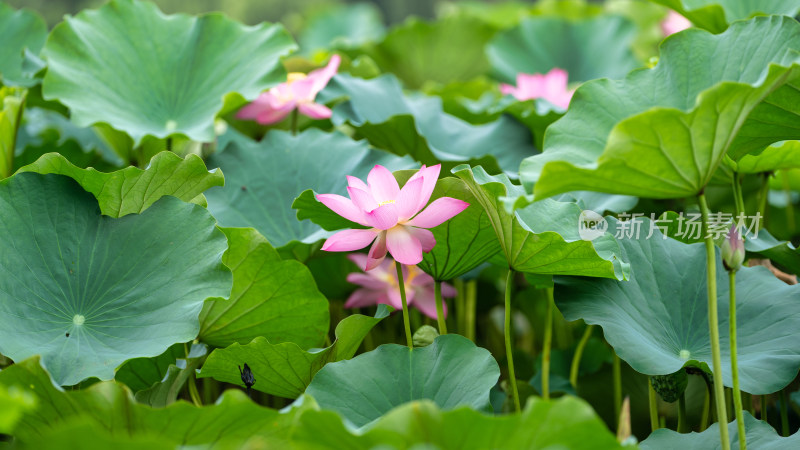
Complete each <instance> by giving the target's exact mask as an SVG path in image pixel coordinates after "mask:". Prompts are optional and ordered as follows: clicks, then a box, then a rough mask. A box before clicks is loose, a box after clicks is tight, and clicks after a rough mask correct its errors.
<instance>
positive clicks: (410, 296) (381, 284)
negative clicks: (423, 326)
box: [344, 253, 456, 319]
mask: <svg viewBox="0 0 800 450" xmlns="http://www.w3.org/2000/svg"><path fill="white" fill-rule="evenodd" d="M347 257H348V258H350V260H351V261H353V262H354V263H356V265H357V266H358V267H364V266H365V265H366V264H367V259H368V258H369V257H368V256H367V255H365V254H363V253H354V254H352V255H347ZM395 264H396V263H395V262H394V261H392V260H391V259H384V260H383V261H382V262H381V263H380V264H378V266H377V267H375V268H374V269H372V270H370V271H368V272H366V273H351V274H349V275H347V281H349V282H350V283H353V284H357V285H359V286H361V288H360V289H357V290H356V291H355V292H353V293H352V294H351V295H350V298H348V299H347V302H345V304H344V307H345V308H363V307H365V306H371V305H377V304H379V303H383V304H386V305H389V306H391V307H393V308H395V309H401V308H402V302H401V300H400V290H399V289H398V282H397V270H396V269H395V266H394V265H395ZM403 284H404V285H405V288H406V299H407V301H408V306H415V307H416V308H417V309H419V310H420V311H422V313H423V314H425V315H426V316H428V317H430V318H432V319H436V295H435V293H434V290H433V289H434V281H433V277H431V276H430V275H428V274H427V273H425V272H423V271H422V270H420V269H419V268H418V267H417V266H403ZM455 296H456V290H455V288H453V286H450V285H449V284H447V283H442V297H444V298H450V297H455ZM442 306H443V307H444V317H447V304H443V305H442Z"/></svg>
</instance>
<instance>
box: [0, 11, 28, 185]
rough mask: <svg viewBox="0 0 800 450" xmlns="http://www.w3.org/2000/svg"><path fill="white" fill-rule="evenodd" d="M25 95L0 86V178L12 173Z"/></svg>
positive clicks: (13, 89) (14, 89)
mask: <svg viewBox="0 0 800 450" xmlns="http://www.w3.org/2000/svg"><path fill="white" fill-rule="evenodd" d="M0 6H2V4H1V3H0ZM26 95H27V90H26V89H23V88H12V87H5V86H2V85H0V177H2V178H5V177H8V176H11V174H12V173H14V154H15V152H16V140H17V132H18V130H19V126H20V121H21V119H22V111H23V110H24V106H23V105H24V104H25V97H26Z"/></svg>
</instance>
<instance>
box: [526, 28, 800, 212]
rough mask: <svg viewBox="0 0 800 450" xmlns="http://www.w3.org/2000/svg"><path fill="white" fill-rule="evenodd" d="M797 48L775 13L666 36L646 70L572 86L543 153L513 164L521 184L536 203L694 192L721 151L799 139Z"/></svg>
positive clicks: (737, 153) (799, 42)
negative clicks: (566, 195)
mask: <svg viewBox="0 0 800 450" xmlns="http://www.w3.org/2000/svg"><path fill="white" fill-rule="evenodd" d="M799 50H800V24H798V23H797V22H796V21H795V20H794V19H791V18H789V17H780V16H770V17H757V18H754V19H752V20H749V21H746V22H736V23H734V24H733V25H732V26H731V27H730V28H729V29H728V30H727V31H725V32H724V33H723V34H720V35H713V34H711V33H708V32H706V31H703V30H699V29H690V30H686V31H683V32H680V33H677V34H675V35H673V36H670V37H669V38H667V39H666V40H665V41H664V42H663V43H662V45H661V58H660V60H659V62H658V65H657V66H656V67H655V68H654V69H641V70H636V71H633V72H631V73H630V74H629V75H628V76H627V77H626V78H625V79H622V80H618V81H612V80H607V79H601V80H594V81H591V82H588V83H586V84H584V85H582V86H581V87H579V88H578V90H577V92H576V93H575V96H574V97H573V99H572V103H571V105H570V109H569V111H567V114H566V115H565V116H564V117H563V118H561V119H560V120H559V121H557V122H556V123H554V124H553V125H551V126H550V127H549V128H548V133H547V136H545V143H544V145H545V150H544V153H542V154H541V155H537V156H533V157H531V158H528V159H526V160H525V161H524V162H523V163H522V166H521V168H520V174H521V175H520V176H521V178H522V180H523V183H524V184H525V185H526V188H527V189H529V190H530V189H531V185H532V184H533V183H535V187H533V192H534V194H535V195H536V197H537V198H545V197H549V196H552V195H555V194H559V193H562V192H568V191H574V190H592V191H600V192H608V193H614V194H629V195H637V196H641V197H651V198H677V197H685V196H694V195H697V194H698V193H699V192H701V191H702V190H703V188H704V187H705V186H706V185H707V184H708V182H709V180H710V179H711V178H712V176H713V175H714V173H715V171H716V169H717V167H718V166H719V163H720V161H722V159H723V158H724V157H725V155H726V154H730V155H731V157H732V158H734V159H737V158H740V157H742V156H744V155H745V154H747V153H749V152H753V151H761V150H762V149H763V148H764V147H766V146H767V145H769V144H771V143H773V142H776V141H780V140H786V139H794V138H796V137H797V136H800V132H798V129H797V127H796V121H797V115H798V114H800V102H798V101H797V98H798V94H797V92H798V87H797V86H800V64H799V63H800V51H799ZM697 61H703V64H698V63H697Z"/></svg>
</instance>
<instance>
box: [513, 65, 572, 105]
mask: <svg viewBox="0 0 800 450" xmlns="http://www.w3.org/2000/svg"><path fill="white" fill-rule="evenodd" d="M500 92H502V93H503V95H507V94H511V95H513V96H514V98H516V99H517V100H519V101H525V100H532V99H535V98H543V99H545V100H547V101H548V102H550V103H552V104H554V105H556V106H558V107H560V108H564V109H567V107H568V106H569V101H570V100H572V94H574V93H575V90H574V89H573V90H571V91H570V90H568V89H567V72H566V71H564V70H561V69H558V68H555V69H553V70H551V71H550V72H547V73H546V74H544V75H542V74H539V73H535V74H533V75H530V74H527V73H520V74H517V86H516V87H514V86H511V85H510V84H501V85H500Z"/></svg>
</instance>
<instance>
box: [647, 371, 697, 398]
mask: <svg viewBox="0 0 800 450" xmlns="http://www.w3.org/2000/svg"><path fill="white" fill-rule="evenodd" d="M650 381H651V382H652V383H653V390H655V391H656V392H657V393H658V395H659V396H661V399H662V400H664V401H665V402H667V403H672V402H675V401H677V400H678V399H679V398H680V397H681V395H683V391H685V390H686V386H687V385H688V384H689V377H688V376H687V375H686V371H685V370H683V369H681V370H679V371H677V372H675V373H673V374H669V375H653V376H651V377H650Z"/></svg>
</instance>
